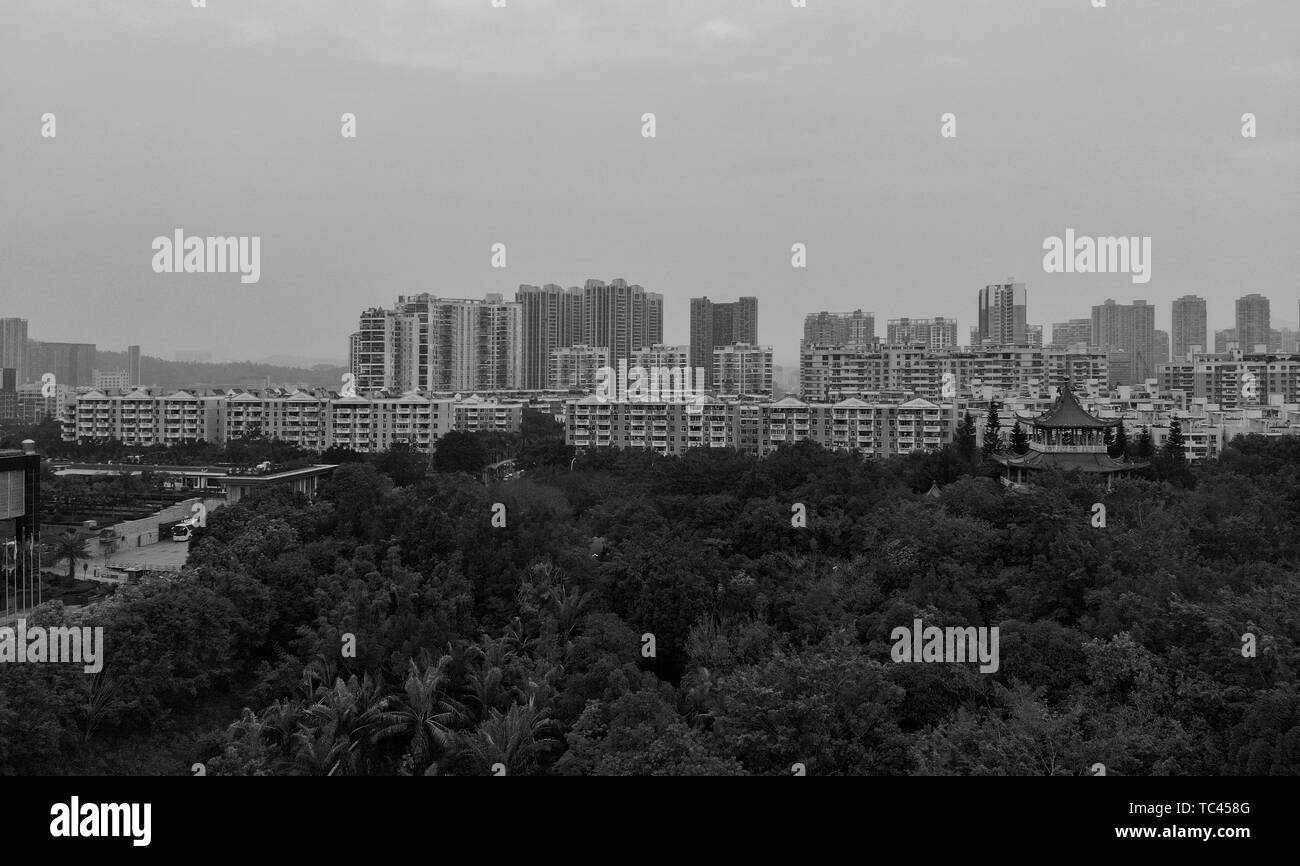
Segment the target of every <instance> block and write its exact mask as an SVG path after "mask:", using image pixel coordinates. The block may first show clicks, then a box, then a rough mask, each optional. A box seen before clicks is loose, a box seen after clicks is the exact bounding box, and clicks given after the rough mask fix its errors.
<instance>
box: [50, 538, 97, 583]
mask: <svg viewBox="0 0 1300 866" xmlns="http://www.w3.org/2000/svg"><path fill="white" fill-rule="evenodd" d="M63 559H66V560H67V561H68V580H76V578H77V561H78V560H82V559H90V548H89V546H88V545H87V543H86V539H84V538H79V537H77V534H76V533H75V532H65V533H64V534H63V535H60V536H58V537H57V538H55V540H54V561H55V562H56V563H57V562H59V561H60V560H63Z"/></svg>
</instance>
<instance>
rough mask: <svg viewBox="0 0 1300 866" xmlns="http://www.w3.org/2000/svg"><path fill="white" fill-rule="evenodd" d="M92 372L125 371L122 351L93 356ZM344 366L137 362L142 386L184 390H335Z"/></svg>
mask: <svg viewBox="0 0 1300 866" xmlns="http://www.w3.org/2000/svg"><path fill="white" fill-rule="evenodd" d="M95 369H97V370H125V369H126V352H107V351H104V350H102V349H101V350H99V351H98V352H96V353H95ZM346 371H347V367H344V366H342V365H340V366H333V365H329V364H318V365H316V366H314V367H311V368H305V367H282V366H279V365H276V364H263V363H258V362H254V361H230V362H227V363H221V364H210V363H198V362H194V361H167V360H164V359H162V358H154V357H152V356H150V355H145V356H143V357H142V358H141V359H140V378H141V379H142V380H143V384H144V385H145V386H146V387H148V386H155V385H156V386H158V387H161V388H187V387H198V386H205V385H206V386H211V385H244V386H246V387H251V386H255V385H256V386H261V385H265V384H267V379H270V384H271V385H279V386H285V387H288V386H293V387H298V388H314V387H324V388H337V387H338V386H339V384H340V380H341V378H342V376H343V374H344V373H345V372H346Z"/></svg>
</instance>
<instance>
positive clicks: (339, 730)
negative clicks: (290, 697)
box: [303, 673, 385, 776]
mask: <svg viewBox="0 0 1300 866" xmlns="http://www.w3.org/2000/svg"><path fill="white" fill-rule="evenodd" d="M384 700H385V698H384V695H383V690H382V686H381V684H380V683H379V681H377V680H374V679H371V677H370V674H368V673H367V674H365V675H364V676H363V678H362V679H360V680H358V679H357V676H356V674H353V675H352V676H351V677H349V678H348V680H347V682H344V681H343V678H342V677H339V678H337V679H335V680H334V687H333V688H332V689H327V688H325V687H324V686H321V687H320V688H319V689H317V699H316V703H314V704H312V705H311V706H310V707H308V708H307V709H306V710H305V711H304V713H303V715H304V716H305V717H306V718H307V720H308V724H309V725H310V726H312V727H316V728H325V729H327V730H329V731H330V732H331V734H332V735H333V737H334V739H336V740H338V741H340V742H342V743H343V744H344V745H345V746H346V748H344V749H343V750H342V751H339V752H336V753H335V755H334V757H335V760H334V763H333V764H331V765H330V766H329V767H328V768H327V775H330V776H338V775H345V776H347V775H353V774H355V773H356V772H357V770H358V769H359V768H361V766H362V765H363V764H364V762H365V755H364V752H363V750H362V747H363V746H364V744H365V743H366V742H367V741H368V740H373V737H372V736H371V734H372V732H373V730H374V728H375V726H376V724H377V723H378V721H379V716H380V713H382V712H383V708H384Z"/></svg>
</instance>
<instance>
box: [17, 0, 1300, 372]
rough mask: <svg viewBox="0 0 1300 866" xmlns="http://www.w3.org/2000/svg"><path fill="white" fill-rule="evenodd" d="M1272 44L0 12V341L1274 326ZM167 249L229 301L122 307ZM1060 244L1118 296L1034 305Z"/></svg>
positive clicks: (146, 298) (410, 3) (1059, 10)
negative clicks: (562, 291) (251, 248)
mask: <svg viewBox="0 0 1300 866" xmlns="http://www.w3.org/2000/svg"><path fill="white" fill-rule="evenodd" d="M1298 46H1300V3H1296V2H1295V0H1258V2H1252V0H1240V2H1209V0H1206V2H1188V0H1108V3H1107V8H1104V9H1094V8H1092V5H1091V2H1090V0H808V7H807V8H804V9H797V8H792V7H791V4H790V2H789V0H508V3H507V7H506V8H504V9H498V8H493V7H492V5H491V0H366V2H359V0H208V2H207V8H204V9H195V8H192V5H191V2H190V0H96V2H86V0H3V11H2V12H0V316H21V317H25V318H27V319H29V320H30V324H29V329H30V335H31V337H32V338H34V339H46V340H69V341H86V342H94V343H97V344H99V345H100V346H101V347H103V348H107V349H117V348H121V347H123V346H125V345H127V344H129V343H139V344H140V345H142V346H143V348H144V351H145V353H146V354H152V355H160V356H163V357H170V356H171V354H172V353H173V352H175V351H177V350H210V351H213V352H214V353H215V354H216V355H217V356H219V357H236V358H243V357H248V358H258V357H263V356H266V355H270V354H277V353H281V354H285V353H287V354H295V355H303V356H312V357H332V358H338V359H342V358H344V357H346V354H347V335H348V334H349V333H350V332H351V331H353V330H355V329H356V326H357V314H358V313H359V312H360V311H361V310H362V309H363V308H365V307H369V306H377V305H383V306H387V305H391V304H392V302H393V300H394V298H395V297H396V296H397V295H398V294H403V293H412V292H417V291H430V292H434V293H436V294H441V295H446V296H453V297H481V296H482V295H483V294H484V293H485V292H502V293H505V294H507V295H509V294H511V293H512V292H513V291H514V289H515V288H516V287H517V286H518V285H519V284H520V283H533V284H542V283H547V282H554V283H560V284H562V285H566V286H568V285H576V284H581V283H582V282H583V281H584V280H586V279H587V278H590V277H595V278H599V279H604V280H611V279H613V278H615V277H623V278H624V279H627V280H628V281H629V282H633V283H639V284H641V285H643V286H645V287H646V288H647V289H648V290H652V291H658V292H662V293H663V294H664V296H665V310H666V315H665V338H666V340H667V341H668V342H682V343H684V342H686V341H687V338H688V298H690V297H692V296H698V295H703V294H707V295H708V296H709V297H711V298H713V299H715V300H732V299H734V298H735V297H737V296H739V295H750V294H752V295H757V296H758V298H759V338H760V340H761V341H762V342H764V343H770V344H772V345H773V346H774V347H775V348H776V354H777V361H778V363H781V362H784V363H787V364H793V363H794V361H795V359H796V358H797V345H798V339H799V337H800V334H801V322H802V319H803V316H804V314H806V313H808V312H814V311H816V310H820V309H830V310H851V309H854V308H862V309H864V310H870V311H874V312H875V314H876V318H877V323H878V325H877V330H878V333H880V334H881V335H882V336H883V334H884V322H885V320H886V319H889V318H895V317H898V316H912V317H926V316H933V315H949V316H951V315H956V316H957V317H958V318H959V320H960V323H961V331H960V337H961V339H962V341H963V342H965V340H966V335H967V328H968V326H969V325H971V324H973V323H974V320H975V313H976V293H977V291H978V290H979V288H980V287H981V286H982V285H984V284H986V283H990V282H1000V281H1003V280H1005V279H1006V278H1007V277H1015V278H1016V280H1018V281H1023V282H1025V283H1027V285H1028V291H1029V321H1030V322H1034V323H1041V324H1043V325H1045V326H1050V324H1051V323H1052V322H1053V321H1059V320H1063V319H1066V318H1071V317H1084V316H1087V315H1089V308H1090V306H1091V305H1092V304H1094V303H1100V302H1102V301H1103V300H1105V299H1106V298H1108V297H1113V298H1115V299H1117V300H1120V301H1129V300H1132V299H1134V298H1145V299H1147V300H1148V301H1151V302H1153V303H1156V304H1158V312H1157V318H1156V325H1157V327H1160V328H1166V329H1167V328H1168V327H1169V316H1170V313H1169V301H1170V300H1172V299H1173V298H1175V297H1178V296H1180V295H1182V294H1185V293H1196V294H1200V295H1202V296H1204V297H1206V298H1207V299H1208V301H1209V304H1210V324H1211V328H1215V327H1218V328H1222V327H1229V326H1231V324H1232V321H1231V319H1232V309H1233V307H1232V301H1233V299H1234V298H1236V297H1238V296H1240V295H1242V294H1246V293H1249V292H1261V293H1263V294H1265V295H1267V296H1269V297H1270V298H1271V299H1272V302H1273V322H1274V326H1275V327H1276V326H1278V325H1283V324H1294V323H1295V322H1296V319H1297V298H1298V295H1300V279H1298V278H1297V274H1298V273H1300V243H1297V231H1298V230H1300V47H1298ZM46 112H51V113H54V114H55V115H56V117H57V133H58V134H57V138H56V139H53V140H50V139H44V138H42V137H41V135H40V129H41V116H42V115H43V114H44V113H46ZM344 112H353V113H355V114H356V116H357V138H356V139H355V140H347V139H344V138H343V137H342V136H341V135H340V116H341V115H342V114H343V113H344ZM646 112H653V113H654V114H655V115H656V119H657V127H658V129H657V132H658V136H657V138H655V139H653V140H647V139H644V138H643V137H642V135H641V116H642V114H643V113H646ZM945 112H952V113H954V114H955V115H956V117H957V137H956V138H955V139H944V138H942V137H941V136H940V125H941V124H940V116H941V115H942V114H943V113H945ZM1246 112H1252V113H1254V114H1255V115H1256V116H1257V118H1258V137H1257V138H1255V139H1245V138H1243V137H1242V135H1241V125H1242V124H1241V116H1242V114H1244V113H1246ZM178 227H179V228H183V229H185V231H186V233H187V234H190V233H192V234H197V235H205V236H206V235H249V236H251V235H258V236H260V237H261V280H260V282H259V283H257V284H254V285H242V284H241V283H240V282H239V278H238V276H237V275H229V274H227V275H212V274H206V275H184V274H162V275H159V274H155V273H153V271H152V269H151V262H152V257H153V252H152V250H151V243H152V241H153V238H154V237H156V236H159V235H171V234H172V232H173V231H174V230H175V229H176V228H178ZM1067 227H1069V228H1074V229H1075V230H1076V231H1077V232H1078V233H1079V234H1082V235H1094V236H1095V235H1120V234H1124V235H1146V236H1150V237H1151V238H1152V257H1153V261H1152V270H1151V280H1150V282H1149V283H1147V284H1145V285H1134V284H1133V283H1132V282H1131V280H1130V278H1129V276H1128V275H1125V274H1096V275H1081V274H1070V275H1065V274H1046V273H1044V271H1043V264H1042V260H1043V255H1044V253H1043V249H1042V246H1043V240H1044V238H1046V237H1048V236H1053V235H1062V234H1064V232H1065V229H1066V228H1067ZM496 242H501V243H504V244H506V248H507V265H508V267H507V268H505V269H504V270H502V269H494V268H492V267H491V256H490V248H491V245H492V244H493V243H496ZM795 242H802V243H805V244H807V249H808V267H807V268H806V269H804V270H797V269H794V268H792V267H791V265H790V247H791V244H793V243H795ZM1045 331H1050V328H1046V329H1045ZM1045 336H1050V333H1045Z"/></svg>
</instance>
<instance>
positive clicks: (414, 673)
mask: <svg viewBox="0 0 1300 866" xmlns="http://www.w3.org/2000/svg"><path fill="white" fill-rule="evenodd" d="M450 663H451V656H449V655H443V656H442V657H441V658H439V659H438V662H437V664H432V665H431V664H429V658H428V655H427V654H424V653H421V659H420V663H419V664H417V663H416V661H415V660H414V659H412V660H411V665H410V668H409V669H408V671H407V674H406V684H405V687H404V689H403V692H404V693H403V694H402V695H396V696H393V697H390V698H388V699H386V700H385V701H384V702H383V703H382V704H381V705H380V707H379V709H377V711H376V712H375V714H374V716H375V722H374V737H375V739H376V740H386V739H389V738H391V737H409V738H410V746H409V747H408V750H407V753H408V755H409V757H410V759H411V761H412V764H413V767H414V771H415V775H420V774H421V773H422V772H423V770H424V769H425V768H426V767H427V766H428V765H429V764H430V763H432V762H435V761H437V760H439V759H440V758H442V756H443V755H445V754H446V752H447V750H448V749H450V748H451V746H452V744H453V743H454V742H455V739H456V735H455V733H454V732H453V731H452V725H453V724H455V723H456V721H457V720H458V719H459V718H460V717H461V714H462V713H463V712H464V708H463V707H462V706H461V705H460V704H459V703H457V702H456V701H455V700H453V699H452V698H451V697H450V696H449V695H448V694H447V687H448V686H449V685H450V678H449V677H448V676H447V665H448V664H450Z"/></svg>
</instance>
